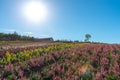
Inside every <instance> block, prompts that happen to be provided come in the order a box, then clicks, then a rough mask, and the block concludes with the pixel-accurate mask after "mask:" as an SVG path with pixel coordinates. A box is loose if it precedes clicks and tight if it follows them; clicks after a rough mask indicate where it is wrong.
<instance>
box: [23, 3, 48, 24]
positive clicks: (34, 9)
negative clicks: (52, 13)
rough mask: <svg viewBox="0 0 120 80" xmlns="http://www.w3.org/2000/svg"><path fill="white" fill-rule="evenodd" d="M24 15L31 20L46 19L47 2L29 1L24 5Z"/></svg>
mask: <svg viewBox="0 0 120 80" xmlns="http://www.w3.org/2000/svg"><path fill="white" fill-rule="evenodd" d="M22 9H23V15H24V18H26V20H27V21H29V22H35V23H39V22H42V21H45V20H46V18H47V14H48V10H47V7H46V5H45V4H43V3H42V2H38V1H31V2H27V3H25V4H24V5H23V7H22Z"/></svg>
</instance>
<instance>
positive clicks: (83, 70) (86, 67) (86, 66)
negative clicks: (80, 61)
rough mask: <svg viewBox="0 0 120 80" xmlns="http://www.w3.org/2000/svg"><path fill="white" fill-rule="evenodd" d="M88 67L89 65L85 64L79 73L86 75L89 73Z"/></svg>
mask: <svg viewBox="0 0 120 80" xmlns="http://www.w3.org/2000/svg"><path fill="white" fill-rule="evenodd" d="M88 67H89V64H88V63H86V64H84V65H83V66H82V67H80V68H79V73H80V74H81V73H82V74H84V73H85V72H86V71H87V69H88Z"/></svg>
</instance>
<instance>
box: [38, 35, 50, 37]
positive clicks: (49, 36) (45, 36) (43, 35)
mask: <svg viewBox="0 0 120 80" xmlns="http://www.w3.org/2000/svg"><path fill="white" fill-rule="evenodd" d="M40 37H50V36H49V35H40Z"/></svg>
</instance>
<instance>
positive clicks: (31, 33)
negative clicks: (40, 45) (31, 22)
mask: <svg viewBox="0 0 120 80" xmlns="http://www.w3.org/2000/svg"><path fill="white" fill-rule="evenodd" d="M24 33H25V34H28V35H33V34H34V33H33V32H24Z"/></svg>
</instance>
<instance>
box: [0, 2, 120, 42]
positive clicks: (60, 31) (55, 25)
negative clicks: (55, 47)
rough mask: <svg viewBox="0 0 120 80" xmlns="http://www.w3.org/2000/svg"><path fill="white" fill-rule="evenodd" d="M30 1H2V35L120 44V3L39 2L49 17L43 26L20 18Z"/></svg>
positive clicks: (0, 17) (0, 18) (0, 27)
mask: <svg viewBox="0 0 120 80" xmlns="http://www.w3.org/2000/svg"><path fill="white" fill-rule="evenodd" d="M29 1H31V0H0V32H5V33H12V32H13V31H17V32H18V33H19V34H22V35H23V34H25V35H30V36H35V37H53V38H54V39H60V40H61V39H67V40H80V41H83V40H84V36H85V34H86V33H89V34H91V36H92V37H91V41H96V42H107V43H120V37H119V35H120V31H119V30H120V0H39V1H41V2H43V3H44V4H46V5H47V8H48V10H49V12H48V14H49V17H48V18H47V20H46V21H45V22H43V23H40V24H34V23H33V24H28V23H26V21H25V20H24V19H23V18H21V17H23V16H22V15H21V13H22V11H21V10H20V8H21V6H22V4H24V3H27V2H29Z"/></svg>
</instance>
